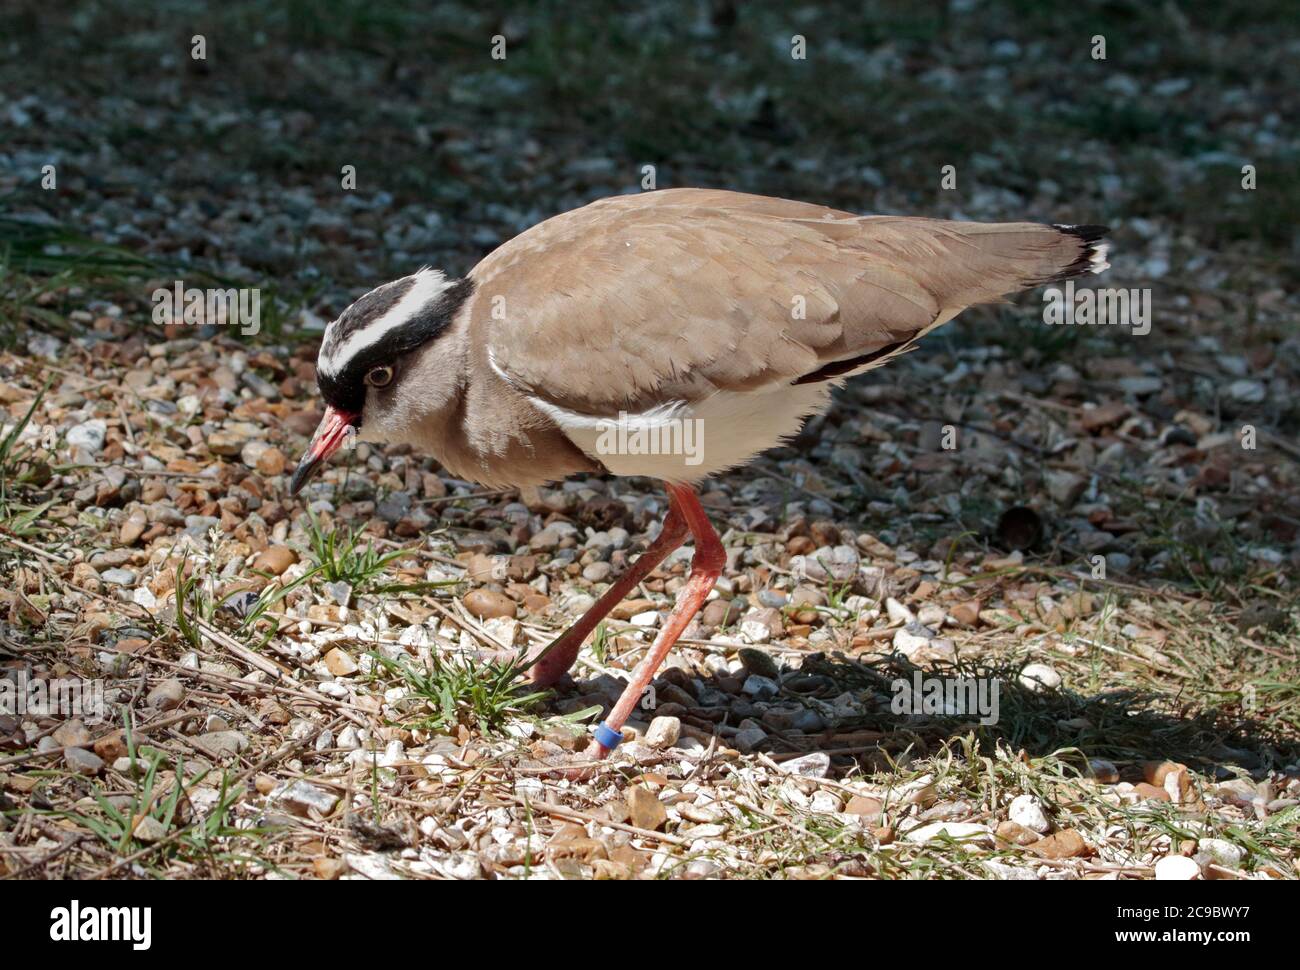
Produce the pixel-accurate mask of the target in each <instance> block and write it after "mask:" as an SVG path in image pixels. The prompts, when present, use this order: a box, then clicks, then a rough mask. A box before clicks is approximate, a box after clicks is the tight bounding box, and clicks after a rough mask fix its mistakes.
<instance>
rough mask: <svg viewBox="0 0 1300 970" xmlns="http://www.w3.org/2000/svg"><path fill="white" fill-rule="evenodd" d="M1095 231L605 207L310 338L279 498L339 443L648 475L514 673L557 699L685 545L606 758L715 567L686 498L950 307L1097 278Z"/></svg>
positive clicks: (531, 467) (606, 728) (797, 424)
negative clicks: (647, 512)
mask: <svg viewBox="0 0 1300 970" xmlns="http://www.w3.org/2000/svg"><path fill="white" fill-rule="evenodd" d="M1106 232H1107V229H1106V227H1104V226H1095V225H1062V224H1039V223H1032V222H1012V223H980V222H964V221H952V220H944V219H931V218H923V217H910V216H893V215H866V216H864V215H857V214H854V213H851V212H844V211H839V210H836V209H832V208H828V207H825V206H822V205H818V204H814V203H808V202H799V201H793V200H788V199H780V198H772V197H766V196H760V195H751V194H746V193H740V192H732V191H725V190H720V189H703V188H678V189H663V190H659V191H652V192H644V193H639V194H630V195H617V196H611V197H608V198H603V199H599V200H597V201H595V202H592V203H589V204H587V205H585V206H582V207H580V208H577V209H573V210H570V211H568V212H564V213H561V214H559V215H555V216H552V217H551V218H549V219H546V220H545V221H543V222H540V223H538V224H536V225H534V226H532V227H531V228H529V229H527V230H525V231H524V232H523V233H521V234H520V235H518V236H516V237H514V238H513V239H511V240H509V241H508V242H506V243H504V244H502V245H501V246H500V247H498V248H497V249H495V250H494V251H492V252H491V253H489V254H488V255H487V256H485V257H484V258H483V259H482V260H481V261H480V262H479V263H478V264H477V265H476V266H474V268H473V269H472V270H470V271H469V273H468V274H467V275H466V276H464V277H461V278H456V277H451V276H448V275H446V274H445V273H443V272H442V271H440V270H437V269H432V268H428V267H425V268H422V269H420V270H419V271H418V272H416V273H414V274H412V275H409V276H406V277H404V278H402V279H399V280H395V281H393V282H390V283H386V284H384V285H382V286H379V287H377V288H376V289H373V290H371V291H370V292H368V293H366V294H365V295H364V296H362V297H360V298H359V299H358V300H357V301H356V302H355V303H353V304H352V305H351V306H349V307H348V308H347V309H346V310H344V311H343V313H342V314H341V315H339V317H338V318H337V319H335V320H334V321H332V322H331V323H330V324H329V325H328V326H327V327H326V329H325V332H324V334H323V337H322V341H321V347H320V352H319V355H318V358H317V365H316V376H317V385H318V387H319V390H320V394H321V396H322V398H323V400H324V403H325V412H324V417H323V418H322V420H321V422H320V426H319V428H318V429H317V431H316V433H315V434H314V436H313V437H312V440H311V442H310V444H309V445H308V448H307V450H306V453H305V454H304V455H303V458H302V461H301V462H300V464H299V465H298V466H297V468H296V469H295V471H294V473H293V475H292V477H291V480H290V484H289V491H290V493H291V494H297V493H298V492H299V491H300V490H301V489H302V488H303V486H304V485H305V484H306V483H307V482H308V481H309V480H310V478H311V477H312V475H313V474H314V473H315V472H316V471H317V470H319V468H320V467H321V465H322V463H323V462H325V461H326V460H327V459H328V458H329V457H330V456H331V455H333V454H334V453H335V452H336V451H338V450H339V448H340V447H342V446H343V445H344V444H345V443H346V442H348V441H349V440H350V439H353V438H356V439H358V440H363V441H374V442H378V443H388V444H406V445H410V446H412V447H413V448H414V449H416V450H418V451H421V452H424V453H427V454H429V455H431V456H432V457H434V458H435V459H436V460H437V461H438V462H439V463H440V464H441V465H442V466H443V467H444V468H445V469H447V470H448V471H449V472H450V473H452V474H453V475H456V476H458V477H460V478H463V479H468V480H471V481H475V482H478V483H480V484H482V485H484V486H487V487H492V488H509V487H516V488H523V487H527V486H535V485H541V484H545V483H550V482H555V481H558V480H561V479H565V478H568V477H569V476H572V475H576V474H581V473H588V474H608V475H614V476H647V477H652V478H657V479H660V480H661V481H662V482H663V483H664V488H665V489H666V491H667V496H668V507H667V511H666V514H665V516H664V519H663V523H662V527H661V528H660V530H659V532H658V535H657V536H655V538H654V539H653V540H652V541H651V542H650V544H649V545H648V547H647V548H646V549H645V550H644V551H643V552H642V553H641V554H640V556H639V557H637V558H636V559H635V560H633V561H632V562H631V563H630V564H629V565H628V567H627V568H626V569H625V571H624V572H623V573H622V574H621V575H619V576H618V577H617V578H616V579H615V580H614V581H613V582H612V583H611V584H610V585H609V587H608V589H607V590H606V591H605V592H604V593H603V595H601V596H600V598H599V599H598V600H597V601H596V603H595V604H594V605H593V606H592V607H591V608H590V609H589V610H588V611H587V612H586V613H585V614H584V615H583V616H582V617H580V618H579V619H578V620H577V621H576V622H575V623H574V624H573V625H572V626H570V627H569V628H568V629H567V630H565V631H564V632H563V633H561V634H559V636H557V637H556V638H555V639H554V640H552V641H551V642H550V643H549V644H547V645H546V646H545V647H543V648H542V649H540V650H537V649H534V650H533V651H532V652H530V653H529V655H528V657H527V663H526V670H527V676H528V677H529V679H530V680H531V681H532V682H533V683H534V684H537V685H540V686H548V685H551V684H554V683H555V681H556V680H558V679H559V678H560V677H561V676H563V674H564V673H565V672H566V671H568V670H569V668H570V667H571V666H572V665H573V664H574V662H575V661H576V659H577V656H578V654H579V652H580V650H581V648H582V646H583V643H584V642H585V640H586V638H587V637H588V636H589V635H591V634H592V632H593V631H594V630H595V629H596V626H597V625H598V624H599V622H600V621H601V620H602V619H603V618H604V617H605V616H606V615H607V614H608V613H609V612H610V611H611V610H612V609H613V608H614V607H615V606H616V605H618V603H619V602H620V601H621V600H623V599H624V598H625V597H626V596H628V594H629V593H631V592H632V591H633V590H634V589H635V588H636V586H637V585H638V584H639V583H640V582H641V581H642V580H643V579H644V578H645V577H646V576H647V575H648V574H649V573H650V572H651V571H652V570H653V569H654V568H655V567H656V566H658V565H659V564H660V563H661V562H663V560H664V559H665V558H666V557H667V556H668V555H669V554H670V553H672V552H673V551H674V550H675V549H677V548H678V547H679V546H681V545H682V544H683V543H684V542H685V541H686V540H687V538H688V537H689V538H691V539H693V541H694V553H693V558H692V560H691V565H690V572H689V576H688V578H687V581H686V583H685V585H684V586H683V587H682V588H681V589H680V590H679V592H678V594H677V597H676V602H675V604H674V606H673V607H672V609H671V611H670V612H669V614H668V616H667V618H666V619H665V620H664V622H663V624H662V626H661V627H660V628H659V631H658V633H657V635H656V637H655V639H654V642H653V643H652V644H651V646H650V648H649V650H648V652H647V654H646V655H645V657H644V659H643V660H642V661H641V662H640V663H639V664H638V665H637V666H636V668H635V669H634V670H633V671H632V673H631V676H630V681H629V683H628V685H627V687H626V688H625V689H624V691H623V693H622V695H621V696H620V697H619V699H618V701H617V703H616V704H615V705H614V707H613V709H612V710H611V711H610V713H609V715H608V716H607V717H606V718H605V719H604V720H603V721H601V722H600V723H599V724H598V725H597V726H596V727H595V728H594V729H593V733H594V735H595V737H594V746H595V751H594V754H595V756H596V757H597V758H603V757H605V756H607V755H608V754H609V753H610V752H611V751H612V750H613V749H614V748H615V747H616V746H617V745H618V744H619V742H620V741H621V740H622V739H623V730H622V729H623V726H624V724H625V723H626V721H627V719H628V718H629V717H630V715H631V714H632V713H633V711H634V710H635V708H636V706H637V704H638V702H640V700H641V698H642V697H643V695H644V693H645V692H646V689H647V688H648V687H649V686H650V683H651V681H652V679H653V677H654V674H655V672H656V670H657V669H658V668H659V666H660V665H661V663H662V662H663V660H664V658H665V657H666V656H667V654H668V652H669V651H670V650H671V649H672V646H673V644H674V643H675V642H676V641H677V639H678V638H679V637H680V636H681V634H682V632H683V630H684V629H685V628H686V626H687V625H688V623H689V622H690V620H691V618H692V617H693V616H694V615H695V613H696V612H697V611H698V610H699V609H700V608H701V607H702V606H703V604H704V602H705V601H706V599H707V598H708V596H709V593H710V591H711V590H712V589H713V586H714V584H715V582H716V581H717V579H718V577H719V576H720V575H721V572H722V570H723V568H724V566H725V564H726V555H725V553H724V550H723V546H722V543H721V541H720V540H719V538H718V534H717V532H716V531H715V529H714V528H713V526H712V524H711V523H710V521H709V518H708V515H707V514H706V513H705V510H704V508H703V506H702V505H701V503H700V499H699V491H698V488H699V486H700V484H701V483H702V482H703V481H705V480H706V479H708V478H709V477H711V476H715V475H718V474H721V473H723V472H725V471H727V470H728V469H731V468H734V467H737V466H739V465H742V464H744V463H745V462H747V461H749V460H751V459H752V458H753V457H754V456H756V455H758V454H759V453H761V452H763V451H765V450H767V449H769V448H771V447H773V446H775V445H777V444H779V443H781V442H783V441H787V440H789V439H790V438H791V437H792V436H794V435H795V434H797V433H798V431H799V430H800V428H801V427H802V425H803V422H804V421H805V419H807V418H808V417H809V416H811V415H813V414H816V413H818V412H820V411H822V410H823V409H824V408H825V407H826V406H827V404H828V402H829V400H830V395H831V391H832V389H833V388H834V387H836V386H837V385H840V384H842V383H843V382H844V381H846V380H847V379H849V378H851V377H853V376H855V375H857V374H861V373H864V372H866V371H868V370H872V369H875V368H878V367H881V366H882V365H884V364H886V363H888V362H889V361H890V360H893V359H894V358H896V357H898V356H899V355H901V354H904V353H907V352H908V351H910V350H912V349H913V348H914V347H915V346H916V345H917V342H918V341H919V340H921V339H922V338H923V337H925V336H926V334H928V333H930V332H931V331H933V330H935V329H936V328H938V327H940V326H942V325H943V324H945V323H947V322H948V321H950V320H951V319H953V317H955V316H956V315H957V314H958V313H960V312H961V311H962V310H964V309H966V308H967V307H969V306H973V305H976V304H984V303H992V302H998V301H1001V300H1003V299H1004V298H1005V297H1007V296H1009V295H1011V294H1013V293H1016V292H1020V291H1022V290H1026V289H1030V288H1033V287H1036V286H1039V285H1044V284H1050V283H1056V282H1060V281H1064V280H1068V279H1072V278H1075V277H1080V276H1083V275H1086V274H1096V273H1100V272H1102V271H1103V270H1105V269H1106V268H1107V267H1108V266H1109V263H1108V262H1107V261H1106V254H1107V243H1105V242H1104V241H1103V237H1104V235H1105V234H1106Z"/></svg>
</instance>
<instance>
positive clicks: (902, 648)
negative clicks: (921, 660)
mask: <svg viewBox="0 0 1300 970" xmlns="http://www.w3.org/2000/svg"><path fill="white" fill-rule="evenodd" d="M929 633H930V631H929V630H927V629H926V628H925V627H923V626H921V625H920V624H919V623H909V624H908V625H907V626H905V627H899V628H898V629H897V630H895V631H894V649H895V650H897V651H898V652H899V653H901V654H902V655H903V656H904V657H907V658H908V659H909V660H911V659H913V658H915V657H916V656H917V655H918V654H920V653H921V652H922V651H924V650H926V649H928V648H929V646H930V641H931V639H933V636H932V635H931V636H927V635H926V634H929Z"/></svg>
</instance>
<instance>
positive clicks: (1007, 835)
mask: <svg viewBox="0 0 1300 970" xmlns="http://www.w3.org/2000/svg"><path fill="white" fill-rule="evenodd" d="M997 837H998V839H999V840H1000V841H1002V842H1010V843H1011V844H1012V845H1029V844H1030V843H1032V842H1037V841H1039V835H1038V833H1037V832H1035V831H1034V830H1033V829H1028V828H1025V827H1024V826H1023V825H1021V824H1020V823H1019V822H1013V821H1011V820H1010V819H1007V820H1006V821H1005V822H1000V823H998V830H997Z"/></svg>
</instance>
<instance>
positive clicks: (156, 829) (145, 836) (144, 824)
mask: <svg viewBox="0 0 1300 970" xmlns="http://www.w3.org/2000/svg"><path fill="white" fill-rule="evenodd" d="M131 834H132V835H133V836H134V837H135V838H136V839H137V840H139V841H141V842H157V841H159V840H160V839H164V838H166V837H167V826H165V825H163V823H162V822H160V821H158V820H157V819H156V818H154V817H153V816H152V815H145V816H143V817H141V819H140V820H139V821H138V822H136V823H135V830H134V831H133V832H132V833H131Z"/></svg>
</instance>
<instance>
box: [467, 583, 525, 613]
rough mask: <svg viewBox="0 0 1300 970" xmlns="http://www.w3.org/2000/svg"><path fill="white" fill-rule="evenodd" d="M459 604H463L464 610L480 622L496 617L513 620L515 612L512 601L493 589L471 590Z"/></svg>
mask: <svg viewBox="0 0 1300 970" xmlns="http://www.w3.org/2000/svg"><path fill="white" fill-rule="evenodd" d="M461 602H462V603H464V604H465V609H467V610H469V611H470V613H472V614H473V615H474V616H476V617H478V618H479V619H480V620H490V619H492V618H493V617H498V616H508V617H511V618H513V617H514V615H515V610H516V607H515V601H514V600H512V599H511V598H510V597H509V596H507V595H506V594H505V593H498V592H497V591H496V590H494V589H472V590H470V591H469V592H468V593H466V594H465V597H464V599H462V600H461Z"/></svg>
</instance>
